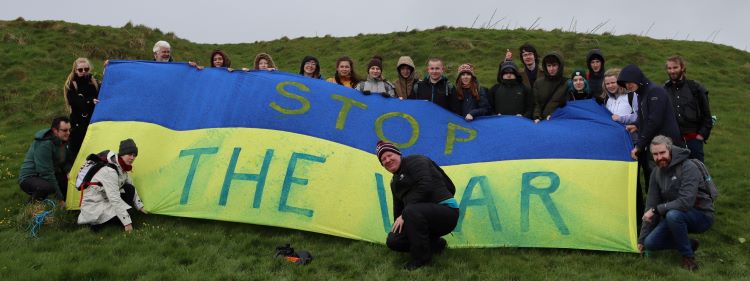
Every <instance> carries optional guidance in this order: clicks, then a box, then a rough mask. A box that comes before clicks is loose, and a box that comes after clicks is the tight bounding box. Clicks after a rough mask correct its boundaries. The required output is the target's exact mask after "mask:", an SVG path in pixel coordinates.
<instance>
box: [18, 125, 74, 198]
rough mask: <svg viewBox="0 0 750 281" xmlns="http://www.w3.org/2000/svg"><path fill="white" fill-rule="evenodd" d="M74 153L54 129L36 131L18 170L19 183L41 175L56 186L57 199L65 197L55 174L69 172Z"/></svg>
mask: <svg viewBox="0 0 750 281" xmlns="http://www.w3.org/2000/svg"><path fill="white" fill-rule="evenodd" d="M73 157H74V155H73V154H72V153H71V152H70V150H69V149H68V145H67V143H64V142H63V141H62V140H60V139H59V138H57V137H56V136H55V135H54V134H53V133H52V129H43V130H39V131H38V132H36V134H35V135H34V142H32V143H31V146H30V147H29V150H28V151H26V156H25V157H24V159H23V163H21V170H20V171H19V172H18V183H19V184H20V183H22V182H23V181H24V180H26V179H28V178H30V177H40V178H42V179H43V180H45V181H47V182H49V183H50V184H52V186H54V187H55V195H56V196H57V199H59V200H63V199H65V198H64V196H63V193H62V190H60V186H59V184H58V182H57V178H55V174H68V172H70V168H71V167H72V165H73Z"/></svg>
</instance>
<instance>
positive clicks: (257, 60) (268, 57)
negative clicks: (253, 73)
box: [253, 53, 276, 70]
mask: <svg viewBox="0 0 750 281" xmlns="http://www.w3.org/2000/svg"><path fill="white" fill-rule="evenodd" d="M262 59H264V60H266V62H268V68H276V64H274V63H273V58H271V55H269V54H266V53H259V54H257V55H255V62H254V63H253V69H255V70H258V69H260V66H259V63H260V60H262Z"/></svg>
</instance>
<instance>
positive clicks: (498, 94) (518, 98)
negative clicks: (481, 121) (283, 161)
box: [487, 79, 534, 118]
mask: <svg viewBox="0 0 750 281" xmlns="http://www.w3.org/2000/svg"><path fill="white" fill-rule="evenodd" d="M487 98H488V100H489V104H490V107H491V108H492V112H491V114H493V115H497V114H502V115H518V114H521V115H522V116H523V117H526V118H531V114H532V112H533V111H534V96H533V95H532V94H531V92H530V91H529V89H528V88H526V86H524V85H523V83H521V82H520V81H518V80H502V79H501V80H500V81H498V84H495V85H494V86H492V88H491V89H490V90H489V92H488V94H487Z"/></svg>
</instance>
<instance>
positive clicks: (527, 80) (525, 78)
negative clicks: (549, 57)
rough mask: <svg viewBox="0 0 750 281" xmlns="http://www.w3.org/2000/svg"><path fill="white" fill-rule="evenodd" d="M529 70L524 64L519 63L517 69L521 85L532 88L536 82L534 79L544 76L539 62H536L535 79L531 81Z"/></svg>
mask: <svg viewBox="0 0 750 281" xmlns="http://www.w3.org/2000/svg"><path fill="white" fill-rule="evenodd" d="M527 71H529V70H528V68H526V65H525V64H523V63H522V64H521V70H520V71H518V74H519V75H520V77H521V81H522V82H523V85H524V86H526V88H528V89H534V84H536V81H537V80H539V79H541V78H542V77H544V70H543V69H542V67H541V65H540V64H539V63H537V64H536V69H534V71H536V80H534V81H531V78H529V73H528V72H527Z"/></svg>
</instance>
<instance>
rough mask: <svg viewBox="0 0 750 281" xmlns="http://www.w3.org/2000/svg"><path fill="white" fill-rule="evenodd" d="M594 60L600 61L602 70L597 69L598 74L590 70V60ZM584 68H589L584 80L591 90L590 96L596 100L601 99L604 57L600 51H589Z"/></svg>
mask: <svg viewBox="0 0 750 281" xmlns="http://www.w3.org/2000/svg"><path fill="white" fill-rule="evenodd" d="M594 58H598V59H600V60H601V61H602V68H601V69H599V72H594V70H593V69H591V60H593V59H594ZM586 66H587V67H588V68H589V72H587V73H586V80H588V81H589V88H590V89H591V96H593V97H595V98H598V97H601V95H602V91H603V88H602V87H604V84H603V83H604V72H605V68H604V55H602V52H601V50H599V49H592V50H591V51H589V53H588V54H587V55H586Z"/></svg>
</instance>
